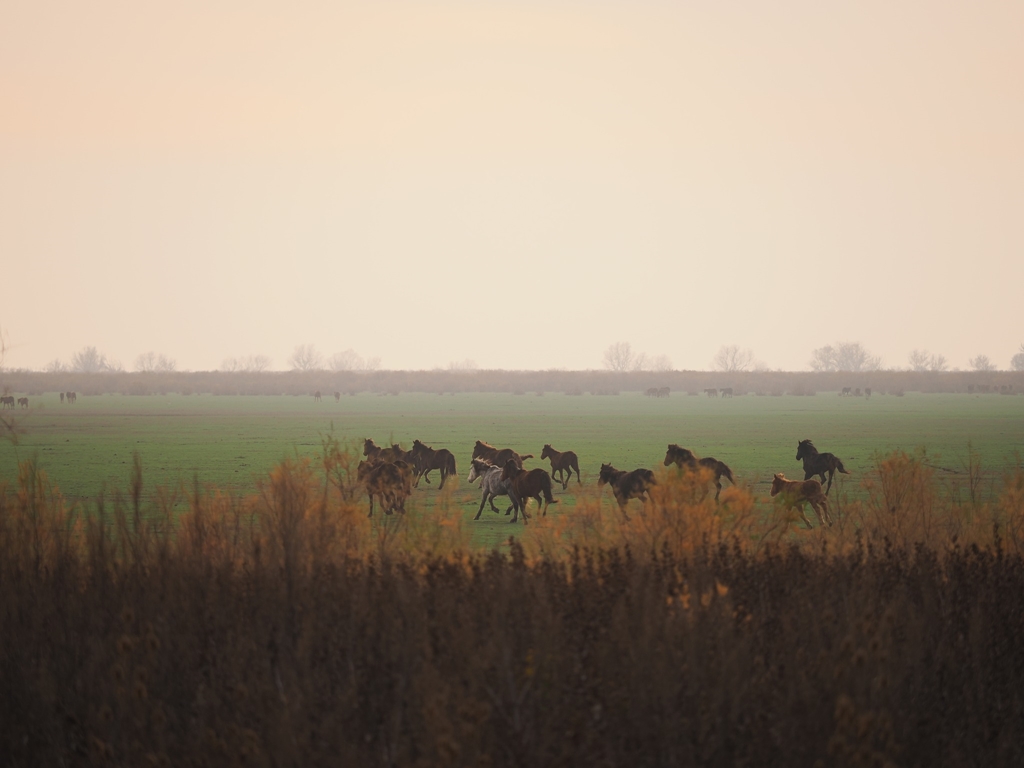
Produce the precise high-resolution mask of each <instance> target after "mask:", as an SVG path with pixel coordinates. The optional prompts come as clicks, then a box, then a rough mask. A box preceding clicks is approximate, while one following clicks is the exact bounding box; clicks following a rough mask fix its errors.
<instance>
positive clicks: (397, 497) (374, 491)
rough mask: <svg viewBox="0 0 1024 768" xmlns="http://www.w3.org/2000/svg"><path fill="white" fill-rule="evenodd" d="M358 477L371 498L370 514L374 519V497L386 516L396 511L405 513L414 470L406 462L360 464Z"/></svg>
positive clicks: (357, 471)
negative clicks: (378, 500) (378, 501)
mask: <svg viewBox="0 0 1024 768" xmlns="http://www.w3.org/2000/svg"><path fill="white" fill-rule="evenodd" d="M356 477H357V478H358V479H359V482H361V483H362V484H363V485H364V487H365V488H366V495H367V496H369V497H370V514H369V515H367V517H373V497H374V496H376V497H377V498H378V499H380V506H381V509H383V510H384V514H385V515H390V514H391V513H392V512H393V511H394V510H396V509H397V510H398V511H399V512H402V513H404V512H405V500H406V499H407V498H409V496H410V495H411V494H412V488H411V482H412V468H411V467H410V466H409V465H408V464H407V463H405V462H404V461H396V462H394V463H381V464H374V463H372V462H369V461H361V462H359V466H358V467H357V468H356Z"/></svg>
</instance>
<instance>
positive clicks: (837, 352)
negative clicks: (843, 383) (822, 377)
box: [810, 341, 882, 372]
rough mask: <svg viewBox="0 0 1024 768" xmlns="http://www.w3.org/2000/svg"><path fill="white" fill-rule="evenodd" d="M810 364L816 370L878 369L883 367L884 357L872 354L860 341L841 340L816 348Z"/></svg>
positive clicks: (854, 370) (857, 370) (855, 370)
mask: <svg viewBox="0 0 1024 768" xmlns="http://www.w3.org/2000/svg"><path fill="white" fill-rule="evenodd" d="M810 365H811V368H812V369H813V370H815V371H853V372H859V371H877V370H878V369H879V368H881V367H882V358H881V357H879V356H878V355H872V354H871V353H870V352H868V351H867V350H866V349H864V347H863V346H862V345H861V344H860V342H857V341H841V342H839V343H838V344H836V345H835V346H831V345H829V346H825V347H819V348H818V349H816V350H814V351H813V352H812V353H811V362H810Z"/></svg>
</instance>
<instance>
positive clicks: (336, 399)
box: [334, 392, 341, 403]
mask: <svg viewBox="0 0 1024 768" xmlns="http://www.w3.org/2000/svg"><path fill="white" fill-rule="evenodd" d="M334 402H336V403H340V402H341V392H335V393H334Z"/></svg>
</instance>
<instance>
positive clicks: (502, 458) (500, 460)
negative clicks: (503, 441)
mask: <svg viewBox="0 0 1024 768" xmlns="http://www.w3.org/2000/svg"><path fill="white" fill-rule="evenodd" d="M473 458H474V459H487V461H489V462H491V464H493V465H494V466H496V467H504V466H505V464H506V462H507V461H508V460H509V459H515V462H516V464H518V465H519V466H520V467H521V466H523V462H524V461H526V460H527V459H532V458H533V454H532V453H526V454H522V455H521V454H518V453H516V452H515V451H513V450H512V449H511V448H495V447H494V446H493V445H489V444H488V443H485V442H484V441H483V440H477V441H476V445H475V446H473Z"/></svg>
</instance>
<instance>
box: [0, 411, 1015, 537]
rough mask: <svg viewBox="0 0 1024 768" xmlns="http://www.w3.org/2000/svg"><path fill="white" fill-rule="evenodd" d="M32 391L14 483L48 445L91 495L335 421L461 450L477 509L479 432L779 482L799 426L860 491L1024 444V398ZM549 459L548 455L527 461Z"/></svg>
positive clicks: (465, 497)
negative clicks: (899, 461) (913, 463)
mask: <svg viewBox="0 0 1024 768" xmlns="http://www.w3.org/2000/svg"><path fill="white" fill-rule="evenodd" d="M31 403H32V408H31V410H30V411H27V412H25V411H22V412H17V413H15V417H16V418H17V420H18V425H19V427H20V428H22V429H24V434H22V435H21V436H20V439H19V444H18V445H17V446H12V445H10V444H9V443H7V442H2V443H0V482H4V481H7V482H11V481H13V480H14V479H15V478H16V471H17V470H16V467H17V462H18V460H24V459H28V458H32V457H34V458H36V459H37V461H38V463H39V465H40V466H41V467H42V468H43V469H45V470H46V472H47V473H48V474H49V476H50V477H51V478H52V479H53V480H54V481H55V482H56V483H57V485H58V486H59V487H60V488H61V490H62V491H63V492H64V494H65V495H66V496H68V497H70V498H72V499H78V498H88V497H92V496H94V495H95V494H96V493H97V492H98V491H99V490H100V489H101V487H103V486H104V485H106V486H107V487H111V486H122V487H123V486H124V485H125V484H126V481H127V478H128V473H129V468H130V467H131V456H132V452H133V451H138V452H139V453H140V454H141V456H142V460H143V466H144V470H145V473H144V476H145V480H146V484H147V486H148V487H149V488H152V487H153V486H155V485H159V484H164V485H166V484H173V483H176V482H180V481H184V482H186V483H191V481H192V478H193V477H198V479H199V481H200V482H201V483H210V484H213V485H217V486H220V487H230V488H234V489H237V490H240V491H250V490H252V489H253V488H254V487H255V481H256V478H257V477H259V476H262V475H264V474H265V473H266V472H267V470H268V469H269V468H270V467H271V466H273V465H274V464H275V463H276V462H278V461H280V460H281V459H284V458H286V457H290V456H295V455H296V454H299V455H313V454H315V453H316V452H317V451H318V449H319V447H320V439H321V435H323V434H326V433H328V432H329V431H330V430H331V427H332V424H333V427H334V432H335V434H336V436H337V437H338V438H339V439H341V440H342V441H343V442H344V441H350V442H351V443H352V444H353V446H354V445H355V443H356V441H361V439H362V438H363V437H372V438H373V439H374V440H375V441H376V442H377V443H378V444H381V445H384V444H390V443H391V442H399V443H402V444H403V445H405V446H406V447H408V446H409V445H410V444H411V443H412V440H413V439H414V438H419V439H420V440H422V441H424V442H425V443H427V444H429V445H432V446H434V447H435V448H441V447H446V448H448V449H449V450H451V451H452V452H453V453H455V456H456V460H457V462H458V467H459V475H460V482H459V487H458V490H457V491H456V493H455V496H454V498H455V500H456V501H457V502H458V503H459V504H461V505H463V506H464V508H465V510H466V515H467V518H471V517H472V516H473V515H474V514H475V513H476V505H477V503H478V500H479V492H478V490H477V488H476V486H475V485H474V486H471V485H469V484H468V483H467V482H466V480H465V477H466V474H467V472H468V470H469V457H470V453H471V451H472V446H473V443H474V441H475V440H477V439H481V440H486V441H487V442H490V443H492V444H494V445H497V446H499V447H511V448H514V449H516V450H517V451H520V452H522V453H533V454H535V455H537V456H539V455H540V452H541V447H542V446H543V445H544V443H546V442H550V443H551V444H552V445H553V446H554V447H555V448H556V449H558V450H574V451H576V453H577V454H579V457H580V463H581V469H582V471H583V481H584V483H585V484H588V483H593V482H594V478H595V477H596V475H597V470H598V468H599V467H600V464H601V462H603V461H610V462H612V463H613V464H615V465H616V466H617V467H619V468H622V469H633V468H635V467H639V466H646V467H651V468H655V467H657V466H660V465H661V462H662V460H663V459H664V456H665V446H666V445H667V444H668V443H670V442H674V443H679V444H680V445H683V446H685V447H688V448H690V449H692V450H693V451H694V452H695V453H697V455H699V456H715V457H717V458H719V459H721V460H723V461H725V462H726V463H727V464H729V466H730V467H731V468H732V469H733V472H734V473H735V475H736V478H737V481H738V482H739V483H740V484H742V485H747V486H750V487H752V488H754V490H755V491H758V492H760V491H764V490H766V489H767V483H768V481H770V479H771V476H772V473H773V472H778V471H782V472H785V473H786V474H787V475H788V476H789V477H796V478H802V473H801V469H800V463H799V462H797V461H795V459H794V456H795V454H796V443H797V440H799V439H802V438H805V437H809V438H811V439H813V440H814V441H815V444H816V445H817V446H818V447H819V449H820V450H822V451H831V452H833V453H835V454H836V455H838V456H839V457H840V458H841V459H842V460H843V462H844V464H845V466H846V468H847V469H849V470H850V471H851V472H853V473H854V474H853V475H851V476H850V477H849V478H846V479H845V488H846V489H847V490H848V491H850V492H853V493H856V492H857V487H858V484H859V480H860V478H862V477H863V476H864V472H865V470H867V469H869V468H870V466H871V460H872V457H873V455H874V454H875V452H889V451H891V450H893V449H897V448H901V449H904V450H908V451H909V450H913V449H915V448H917V447H920V446H924V447H925V448H926V449H927V450H928V453H929V455H930V457H931V458H930V462H931V463H933V464H935V465H936V466H938V467H941V468H943V469H944V470H945V472H944V473H943V474H944V475H946V474H948V475H950V476H952V474H953V473H957V472H962V471H963V462H964V460H965V459H966V456H967V452H968V443H970V444H971V446H972V447H973V449H974V450H975V451H977V452H978V454H979V455H980V458H981V461H982V466H983V468H984V470H985V471H986V473H987V476H988V477H989V478H991V482H990V483H988V484H987V489H988V491H989V492H991V489H992V488H993V487H994V484H995V483H997V482H998V478H999V477H1000V476H1001V475H1002V473H1003V472H1004V471H1005V470H1007V469H1008V468H1010V467H1012V466H1014V465H1015V464H1016V462H1017V461H1018V458H1017V456H1018V453H1021V454H1024V397H1002V396H980V397H974V396H966V395H918V394H913V393H912V394H908V395H906V396H905V397H894V396H891V395H890V396H878V395H876V396H875V397H873V398H872V399H871V400H864V399H862V398H841V397H837V396H836V395H835V394H834V393H819V394H818V395H816V396H813V397H790V396H786V397H770V396H769V397H753V396H745V397H737V398H734V399H708V398H706V397H704V396H699V397H688V396H686V395H678V394H674V395H673V396H672V397H670V398H667V399H654V398H648V397H644V396H643V395H642V394H641V393H623V394H621V395H619V396H610V397H609V396H606V397H598V396H592V395H584V396H577V397H572V396H566V395H561V394H551V393H549V394H546V395H544V396H543V397H538V396H536V395H535V394H533V393H530V394H527V395H522V396H515V395H508V394H461V395H442V396H439V395H427V394H402V395H399V396H397V397H394V396H388V397H380V396H376V395H370V394H362V395H359V396H356V397H343V398H342V399H341V401H340V402H335V401H334V399H333V398H331V397H328V398H325V399H324V401H323V402H321V403H314V402H313V399H312V398H311V397H217V396H212V395H203V396H177V395H169V396H152V397H129V396H119V395H101V396H96V397H81V396H80V397H79V400H78V402H77V403H76V404H75V405H73V406H72V405H61V404H60V402H59V400H58V397H57V395H56V394H53V395H47V396H44V397H41V398H32V399H31ZM534 466H543V467H545V468H547V467H548V463H547V462H546V461H545V462H543V463H542V462H540V461H539V460H531V461H529V462H528V463H527V467H534ZM436 487H437V479H436V477H435V481H434V485H432V486H424V485H423V484H421V486H420V489H418V490H417V491H416V492H414V495H413V499H412V500H411V502H410V509H414V510H420V511H423V510H428V509H429V507H430V506H431V504H432V499H433V498H434V497H435V495H436V490H435V489H436ZM574 487H575V486H574V485H571V486H570V487H569V491H568V492H566V493H565V494H563V493H562V491H561V488H558V489H557V492H556V498H559V499H560V500H561V503H560V504H559V505H558V506H557V507H552V512H553V513H555V511H556V510H557V513H558V514H561V513H565V512H566V511H567V510H569V509H571V506H572V491H573V488H574ZM500 501H501V500H499V505H500ZM506 523H507V518H504V517H500V518H499V517H498V516H495V515H494V514H493V513H491V512H488V511H485V513H484V516H482V517H481V520H480V521H479V522H476V523H473V524H472V525H473V526H474V541H475V542H476V543H479V544H481V545H491V544H495V543H499V542H501V541H503V540H504V539H505V537H507V536H508V534H509V532H510V527H509V526H508V525H507V524H506Z"/></svg>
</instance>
